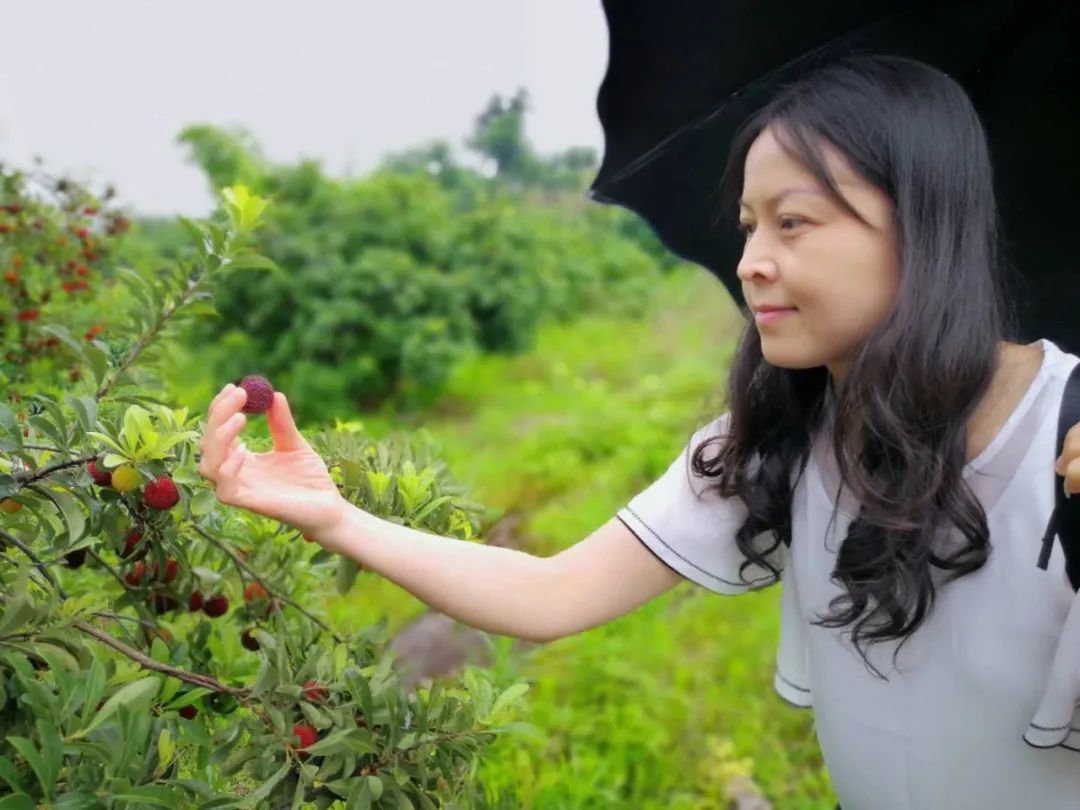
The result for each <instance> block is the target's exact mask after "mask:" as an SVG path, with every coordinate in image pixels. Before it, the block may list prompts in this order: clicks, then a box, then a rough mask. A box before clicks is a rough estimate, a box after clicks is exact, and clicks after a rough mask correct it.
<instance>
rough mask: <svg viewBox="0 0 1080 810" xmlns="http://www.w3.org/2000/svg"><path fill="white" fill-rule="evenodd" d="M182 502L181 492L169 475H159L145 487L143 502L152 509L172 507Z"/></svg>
mask: <svg viewBox="0 0 1080 810" xmlns="http://www.w3.org/2000/svg"><path fill="white" fill-rule="evenodd" d="M179 502H180V492H179V490H177V488H176V484H174V483H173V480H172V479H171V478H169V476H167V475H159V476H158V477H157V478H155V479H154V480H153V481H151V482H150V483H149V484H147V485H146V486H145V487H144V488H143V503H144V504H146V505H147V506H149V507H150V508H151V509H172V508H173V507H174V506H176V504H178V503H179Z"/></svg>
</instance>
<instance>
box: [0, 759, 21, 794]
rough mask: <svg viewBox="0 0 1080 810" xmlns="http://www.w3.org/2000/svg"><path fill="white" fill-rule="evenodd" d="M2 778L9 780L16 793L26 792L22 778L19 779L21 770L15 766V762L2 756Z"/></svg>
mask: <svg viewBox="0 0 1080 810" xmlns="http://www.w3.org/2000/svg"><path fill="white" fill-rule="evenodd" d="M0 779H3V780H4V781H5V782H7V784H8V787H10V788H11V789H12V790H13V791H15V792H16V793H24V792H25V791H24V789H23V785H22V780H20V779H19V771H18V770H17V769H16V768H15V763H14V762H12V761H11V760H10V759H8V758H7V757H0Z"/></svg>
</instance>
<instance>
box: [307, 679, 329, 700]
mask: <svg viewBox="0 0 1080 810" xmlns="http://www.w3.org/2000/svg"><path fill="white" fill-rule="evenodd" d="M304 697H306V698H307V699H308V700H310V701H311V702H312V703H319V702H321V701H323V700H326V699H327V698H328V697H330V693H329V692H327V691H326V687H324V686H322V685H321V684H320V683H319V682H318V681H315V680H311V681H306V682H305V683H304Z"/></svg>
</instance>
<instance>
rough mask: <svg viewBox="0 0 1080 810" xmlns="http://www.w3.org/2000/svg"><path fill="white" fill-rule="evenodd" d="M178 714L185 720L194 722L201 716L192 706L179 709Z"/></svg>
mask: <svg viewBox="0 0 1080 810" xmlns="http://www.w3.org/2000/svg"><path fill="white" fill-rule="evenodd" d="M176 713H177V714H178V715H180V716H181V717H183V718H184V719H185V720H194V719H195V717H196V716H197V715H198V714H199V710H198V709H196V708H195V707H194V706H192V705H191V704H188V705H187V706H181V707H180V708H179V709H177V710H176Z"/></svg>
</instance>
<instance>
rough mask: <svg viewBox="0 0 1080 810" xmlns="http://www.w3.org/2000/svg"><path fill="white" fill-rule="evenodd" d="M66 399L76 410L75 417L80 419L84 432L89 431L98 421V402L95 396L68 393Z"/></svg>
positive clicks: (80, 425)
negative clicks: (79, 395)
mask: <svg viewBox="0 0 1080 810" xmlns="http://www.w3.org/2000/svg"><path fill="white" fill-rule="evenodd" d="M64 401H65V402H66V403H67V404H68V406H69V407H70V408H71V410H73V411H74V412H75V418H76V419H77V420H78V422H79V427H81V428H82V431H83V433H89V432H90V430H91V429H92V428H93V427H94V425H95V424H96V423H97V402H96V401H95V400H94V398H93V397H87V396H81V397H73V396H71V394H68V395H67V396H66V397H64Z"/></svg>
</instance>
